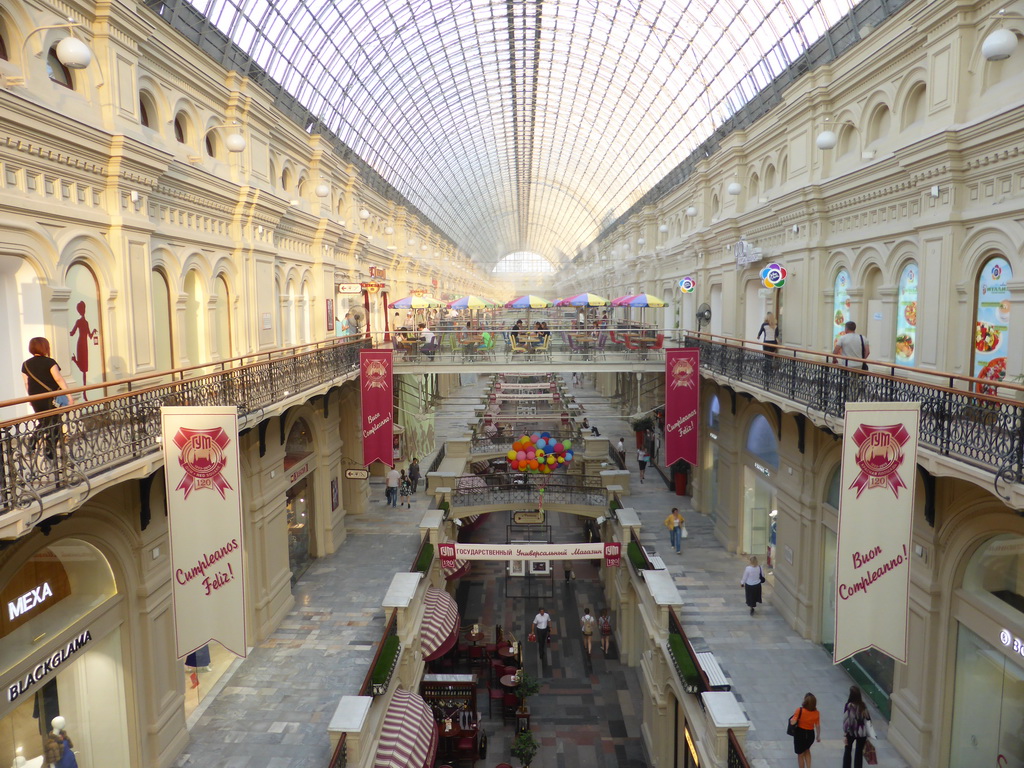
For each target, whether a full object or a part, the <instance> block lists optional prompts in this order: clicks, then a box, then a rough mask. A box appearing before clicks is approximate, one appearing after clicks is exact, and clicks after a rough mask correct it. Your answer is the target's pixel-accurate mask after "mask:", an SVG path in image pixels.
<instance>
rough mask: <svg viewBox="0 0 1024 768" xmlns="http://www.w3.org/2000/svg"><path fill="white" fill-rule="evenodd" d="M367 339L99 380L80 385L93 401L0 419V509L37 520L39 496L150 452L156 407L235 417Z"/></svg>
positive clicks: (295, 386) (331, 375)
mask: <svg viewBox="0 0 1024 768" xmlns="http://www.w3.org/2000/svg"><path fill="white" fill-rule="evenodd" d="M367 344H368V343H367V342H365V341H362V340H360V341H355V342H346V343H342V342H340V341H339V342H336V343H330V344H327V345H323V344H321V345H316V346H315V347H313V348H307V349H303V348H299V349H298V350H278V351H276V352H273V353H268V354H266V355H260V356H249V357H243V358H236V359H235V360H231V361H225V362H224V363H219V364H217V365H216V366H197V367H195V368H189V369H179V370H175V371H166V372H162V373H161V374H160V375H159V376H151V377H142V378H136V379H130V380H124V381H114V382H106V383H104V384H101V385H97V386H95V387H89V388H88V389H86V390H85V391H86V392H89V393H91V394H92V395H93V396H94V397H95V396H96V394H99V395H100V396H101V398H100V399H98V400H90V401H85V402H81V403H80V404H76V405H74V406H72V407H70V408H64V409H60V410H56V411H47V412H45V415H35V416H26V417H23V418H20V419H14V420H11V421H8V422H4V423H2V424H0V515H2V514H4V513H7V512H10V511H12V510H14V509H27V508H28V507H30V506H31V505H32V504H38V505H39V510H40V511H39V515H38V516H37V517H36V518H35V519H38V518H39V517H40V516H41V515H42V513H43V502H42V497H43V496H45V495H47V494H49V493H52V492H54V491H55V490H60V489H63V488H69V487H75V486H80V485H83V484H88V483H89V482H90V478H92V477H95V476H96V475H98V474H100V473H102V472H106V471H108V470H110V469H114V468H116V467H118V466H121V465H123V464H127V463H128V462H130V461H133V460H135V459H138V458H141V457H143V456H146V455H148V454H151V453H155V452H157V451H158V450H159V449H160V444H159V442H158V438H159V437H160V428H161V425H160V408H161V406H165V405H166V406H172V405H230V406H235V407H237V408H238V410H239V415H240V416H247V415H250V414H257V415H258V414H259V413H260V412H261V411H263V410H265V409H267V408H268V407H270V406H272V405H273V404H274V403H276V402H279V401H280V400H281V399H282V398H283V397H286V396H287V395H288V394H289V393H291V394H294V393H297V392H302V391H305V390H309V389H312V388H314V387H318V386H322V385H323V384H324V382H328V381H331V380H334V379H337V378H340V377H342V376H344V375H346V374H350V373H353V372H355V371H357V370H358V367H359V350H360V349H361V348H362V347H364V346H367ZM211 369H215V370H212V371H211ZM206 371H209V372H206ZM108 393H116V394H110V395H109V396H107V395H108ZM24 402H25V400H24V399H23V400H16V401H10V402H7V403H0V407H4V406H13V405H18V404H21V403H24ZM32 522H34V520H33V521H32Z"/></svg>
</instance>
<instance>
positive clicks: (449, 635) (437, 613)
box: [420, 587, 461, 661]
mask: <svg viewBox="0 0 1024 768" xmlns="http://www.w3.org/2000/svg"><path fill="white" fill-rule="evenodd" d="M460 623H461V622H460V620H459V606H457V605H456V604H455V601H454V600H453V599H452V596H451V595H449V594H448V593H447V592H445V591H444V590H443V589H438V588H437V587H427V592H426V594H425V595H424V596H423V622H422V624H420V649H421V650H422V651H423V660H424V661H432V660H434V659H439V658H441V657H442V656H444V655H445V654H446V653H448V651H449V649H450V648H451V647H452V646H453V645H455V641H456V640H458V638H459V625H460Z"/></svg>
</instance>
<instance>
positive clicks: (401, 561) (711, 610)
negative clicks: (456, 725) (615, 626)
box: [175, 377, 905, 768]
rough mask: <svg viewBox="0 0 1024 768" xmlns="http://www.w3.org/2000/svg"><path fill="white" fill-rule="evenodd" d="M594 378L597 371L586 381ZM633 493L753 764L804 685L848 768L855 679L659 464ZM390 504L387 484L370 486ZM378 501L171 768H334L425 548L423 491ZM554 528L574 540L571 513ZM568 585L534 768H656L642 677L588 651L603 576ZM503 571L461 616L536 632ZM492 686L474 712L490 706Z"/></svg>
mask: <svg viewBox="0 0 1024 768" xmlns="http://www.w3.org/2000/svg"><path fill="white" fill-rule="evenodd" d="M587 378H588V380H589V378H590V377H587ZM588 384H589V381H588V383H587V384H584V386H583V387H582V388H581V389H580V391H579V396H580V398H581V400H582V401H583V403H584V405H585V407H586V415H587V416H588V417H589V418H590V421H591V423H593V424H597V425H598V426H599V428H600V429H601V433H602V435H605V436H609V437H610V438H611V439H612V440H613V441H614V440H615V439H617V437H618V436H619V435H620V434H621V435H625V436H628V435H629V432H628V429H627V426H626V422H625V421H624V420H623V419H622V417H621V416H620V415H619V414H618V412H617V411H616V410H615V409H614V408H613V407H612V406H611V405H610V404H608V403H606V402H604V400H603V399H602V398H600V397H599V396H597V395H596V393H595V392H594V390H593V389H592V388H590V386H588ZM481 389H482V383H467V385H466V386H465V387H464V388H463V389H462V390H461V391H459V392H458V393H456V395H461V397H457V399H455V400H453V403H452V404H449V405H446V406H444V407H443V408H442V409H441V410H440V411H439V414H438V416H437V420H436V432H437V434H438V435H439V439H444V437H445V436H446V435H453V434H459V433H460V431H461V430H460V428H459V425H461V424H464V423H465V422H466V421H468V420H469V419H470V418H471V417H472V405H471V402H470V401H471V398H469V397H468V396H471V395H474V394H475V393H478V392H479V391H480V390H481ZM627 468H629V469H630V470H632V472H633V477H632V483H633V496H632V497H631V501H630V504H631V506H633V507H634V508H636V509H637V511H638V512H639V514H640V517H641V520H642V521H643V522H644V525H645V527H644V531H643V536H642V538H643V540H644V542H645V544H647V543H649V544H651V545H653V546H656V547H657V548H658V550H659V553H662V554H663V555H664V558H665V561H666V563H667V566H668V568H669V571H670V572H671V573H672V575H673V576H674V578H675V581H676V583H677V584H678V585H679V587H680V590H681V592H682V596H683V600H684V608H683V621H684V624H685V627H686V630H687V632H688V634H689V635H690V636H691V640H692V641H693V643H694V645H695V646H697V650H701V649H704V648H706V649H710V650H712V651H714V653H715V656H716V657H717V659H718V660H719V662H720V664H721V665H722V667H723V668H724V670H725V672H726V674H727V675H728V676H729V678H730V679H731V682H732V683H733V690H734V691H735V692H736V694H737V696H738V697H739V698H740V699H741V701H742V703H743V705H744V706H745V708H746V710H747V714H748V717H749V718H750V719H751V721H752V723H753V727H752V728H751V731H750V734H749V737H748V741H747V744H748V747H747V754H748V757H749V758H750V759H751V764H752V766H754V767H755V768H774V767H775V766H781V765H785V766H790V765H795V763H796V760H795V757H794V755H793V751H792V742H791V740H790V739H789V738H788V737H787V736H786V734H785V720H786V717H787V716H788V715H789V714H790V713H791V712H792V711H793V710H794V709H795V708H796V707H797V706H798V705H799V702H800V699H801V698H802V695H803V693H804V692H805V691H808V690H810V691H813V692H814V693H815V695H816V696H817V697H818V702H819V709H820V710H821V712H822V721H823V731H822V735H823V741H822V743H821V744H818V745H816V746H815V747H814V748H813V755H814V760H815V764H817V765H839V764H840V760H841V754H842V738H841V732H840V729H839V720H840V716H841V713H842V705H843V702H844V701H845V699H846V692H847V690H848V688H849V685H850V682H851V681H850V679H849V677H848V676H847V675H846V673H845V672H844V671H843V670H842V669H841V668H837V667H834V666H833V665H832V663H831V659H830V658H829V656H828V655H827V654H826V653H825V651H824V650H822V649H821V648H820V647H819V646H817V645H815V644H813V643H811V642H809V641H806V640H803V639H802V638H800V637H799V636H798V635H797V634H796V633H795V632H793V630H791V629H790V628H789V627H788V626H787V625H786V623H785V622H784V621H783V620H782V619H781V618H780V617H779V616H778V615H777V614H776V613H775V612H774V611H773V609H772V608H771V604H770V601H771V589H770V587H771V584H770V581H769V584H767V585H766V587H768V589H767V590H766V592H765V599H766V603H765V606H764V607H763V608H761V609H759V611H758V613H757V615H755V616H753V617H751V616H750V615H749V614H748V611H747V608H746V606H745V605H744V604H743V599H742V598H743V595H742V591H741V590H740V587H739V575H740V573H741V572H742V569H743V564H744V562H743V558H741V557H738V556H734V555H730V554H728V553H726V552H724V551H723V550H722V548H721V547H720V546H719V545H718V543H717V542H716V541H715V539H714V537H713V536H712V533H711V530H712V527H711V521H710V520H709V519H708V518H706V517H702V516H701V515H699V514H696V513H694V512H692V510H691V509H690V508H689V505H688V502H689V498H688V497H677V496H675V495H674V494H671V493H670V492H669V491H668V490H667V489H666V487H665V485H664V483H663V482H661V481H660V479H659V478H658V476H657V474H656V473H655V472H653V471H651V470H648V473H647V482H645V483H644V484H643V485H641V484H640V483H639V477H638V475H637V474H636V461H635V460H634V456H633V455H632V454H630V455H629V460H628V462H627ZM374 492H375V496H379V497H382V496H383V493H382V489H377V488H375V489H374ZM378 501H379V500H378V499H376V498H375V499H374V503H372V504H371V505H370V509H369V511H368V512H367V513H366V514H364V515H361V516H350V517H349V518H348V520H347V524H348V530H349V538H348V540H347V541H346V542H345V543H344V544H343V545H342V547H341V548H340V549H339V550H338V552H336V553H335V554H334V555H332V556H331V557H328V558H324V559H322V560H319V561H316V562H315V563H314V564H313V565H312V566H311V567H310V569H309V570H308V571H307V572H306V574H305V575H304V576H303V578H302V579H301V580H300V581H299V583H298V585H297V586H296V588H295V597H296V605H295V608H294V610H293V611H292V612H291V614H290V615H289V616H288V617H287V618H286V619H285V621H284V622H282V624H281V626H280V627H279V628H278V630H277V631H276V632H275V633H274V634H273V635H272V636H271V638H269V639H268V640H267V641H266V642H265V643H262V644H261V645H260V646H259V647H257V648H256V649H255V650H254V651H253V653H252V654H251V655H250V656H249V658H248V659H246V660H245V661H244V662H242V663H241V664H240V665H238V668H237V670H236V671H235V672H234V673H233V674H232V675H231V677H230V678H229V679H228V680H227V681H226V682H225V683H224V684H223V689H222V690H221V691H220V692H219V694H217V695H216V697H215V698H214V700H213V701H212V702H211V703H210V704H209V705H208V706H207V708H206V710H205V712H204V713H203V715H202V717H201V718H200V719H199V721H198V723H197V724H196V725H195V726H194V727H193V729H192V731H191V739H190V742H189V744H188V746H187V748H186V749H185V750H184V752H183V753H182V754H181V755H180V757H179V758H178V760H177V762H176V763H175V765H176V766H179V768H184V767H185V766H188V767H189V768H193V767H200V766H201V767H202V768H222V767H223V768H229V767H234V766H238V767H239V768H241V767H242V766H244V767H245V768H303V767H305V766H309V767H310V768H313V767H314V766H315V767H316V768H325V767H326V765H327V762H328V760H329V757H330V755H329V747H328V740H327V722H328V721H329V720H330V717H331V715H332V714H333V712H334V709H335V707H336V706H337V702H338V699H339V698H340V697H341V696H342V695H343V694H351V693H354V692H356V691H357V690H358V688H359V686H360V684H361V683H362V680H363V678H364V677H365V675H366V670H367V667H368V665H369V663H370V660H371V659H372V656H373V651H374V649H373V643H374V642H375V641H377V640H378V639H379V638H380V636H381V632H382V629H383V625H384V615H383V612H382V610H381V608H380V602H381V600H382V599H383V597H384V593H385V592H386V590H387V587H388V585H389V584H390V582H391V576H392V574H394V573H395V572H397V571H400V570H401V571H404V570H407V569H408V568H409V566H410V565H411V563H412V559H413V557H414V556H415V553H416V549H417V545H418V530H417V524H418V522H419V520H420V517H421V516H422V514H423V512H424V511H425V510H426V508H427V500H426V497H425V496H424V495H423V494H420V495H419V496H417V497H415V498H414V501H413V506H412V509H401V508H396V509H392V508H390V507H385V506H384V505H383V504H382V503H378ZM672 506H680V507H682V508H683V512H684V515H686V518H687V528H688V529H689V531H690V538H689V539H688V540H687V541H686V543H685V545H684V551H683V554H682V555H681V556H677V555H675V554H674V553H672V552H670V550H669V547H668V541H667V534H666V531H665V529H664V528H663V527H662V525H661V523H662V520H663V519H664V518H665V516H666V514H667V513H668V510H669V509H670V508H671V507H672ZM500 517H501V516H498V515H492V518H493V519H491V520H488V521H487V522H486V523H485V524H484V525H483V526H481V528H479V529H478V530H477V531H476V532H475V533H474V537H475V538H477V539H478V540H492V541H504V540H505V536H504V525H505V522H506V520H501V519H499V518H500ZM558 531H559V532H558V533H556V536H564V537H566V540H570V539H571V538H572V536H573V535H574V532H575V528H574V526H573V524H572V522H568V523H567V524H566V526H565V527H563V528H559V529H558ZM576 572H577V578H576V580H575V581H571V582H569V583H568V584H566V583H565V581H564V579H562V577H561V576H562V571H561V568H560V566H559V567H557V568H556V573H555V580H554V583H553V595H552V597H551V598H545V599H544V601H543V602H544V603H545V606H544V607H545V608H546V609H547V610H548V611H549V612H551V613H552V614H553V615H554V619H555V622H556V624H555V626H556V632H555V635H554V637H553V638H552V642H551V646H550V649H549V650H548V652H547V654H546V656H545V659H544V660H543V661H542V660H541V659H540V658H539V657H538V654H537V652H536V646H535V645H530V646H528V647H527V648H526V649H525V650H526V654H525V657H524V660H525V663H526V668H527V671H529V672H530V673H531V674H536V675H539V676H540V677H541V679H542V688H541V692H540V693H539V694H538V695H537V696H535V697H533V698H531V699H530V705H531V710H532V711H533V719H532V721H531V722H532V726H533V729H534V732H535V733H536V734H537V736H538V739H539V741H540V742H541V750H540V752H539V753H538V755H537V758H536V759H535V760H534V761H533V768H576V767H577V766H578V767H580V768H582V767H583V766H587V767H588V768H589V767H590V766H608V767H609V768H611V767H612V766H615V767H617V768H630V767H632V766H636V767H637V768H639V767H640V766H646V765H648V764H649V763H648V761H647V760H646V758H645V756H644V754H643V748H642V742H641V739H640V732H639V726H640V719H639V717H640V714H641V698H640V691H639V686H638V683H637V676H636V673H635V670H633V669H629V668H625V667H623V666H621V665H620V664H619V663H618V661H617V658H616V656H615V654H614V646H613V652H612V654H610V658H607V659H606V658H604V656H603V654H602V653H601V651H600V649H599V647H597V645H598V644H597V643H596V642H595V650H594V652H593V655H592V657H591V658H589V659H588V658H587V657H586V656H585V654H584V653H583V648H582V642H581V638H580V631H579V616H580V615H581V614H582V613H583V609H584V608H585V607H590V608H591V609H593V610H594V611H597V610H599V609H600V608H601V607H602V603H603V599H602V596H601V588H600V584H599V583H598V582H597V580H596V574H595V573H594V572H593V571H591V570H589V566H580V567H577V569H576ZM504 588H505V587H504V577H503V575H502V574H501V565H500V564H494V565H491V564H484V563H477V564H475V565H474V570H473V573H472V575H471V576H470V577H469V578H468V579H466V580H464V582H463V585H462V587H461V588H460V590H459V593H458V599H459V602H460V608H461V609H462V610H463V616H464V617H465V618H466V620H467V621H473V620H474V618H473V617H477V618H476V620H477V621H478V622H479V623H481V624H493V623H502V624H503V625H504V626H506V627H508V628H510V629H511V630H512V631H514V632H515V633H516V634H517V635H518V636H520V637H521V636H523V635H525V634H526V632H525V631H524V630H526V629H527V628H528V626H529V624H530V623H531V622H532V619H533V616H534V614H535V613H536V610H537V608H538V607H539V601H538V600H534V599H531V600H526V599H519V598H509V599H506V598H505V595H504ZM485 696H486V689H484V692H483V693H482V695H481V698H480V702H479V703H480V707H479V709H480V710H481V711H482V712H484V713H486V711H487V700H486V698H485ZM873 715H874V722H875V724H876V729H877V730H878V732H879V736H880V737H881V738H880V742H879V744H878V752H879V758H880V759H879V764H880V765H881V766H885V767H886V768H900V767H902V766H905V763H904V762H903V761H902V760H900V759H899V757H898V756H896V754H895V752H894V751H893V750H892V748H891V747H890V746H889V745H888V744H887V742H886V740H885V733H886V731H887V728H886V727H885V722H884V721H883V720H882V719H881V717H880V716H879V715H878V714H877V712H874V713H873ZM487 731H488V733H489V736H490V744H489V754H488V756H487V759H486V760H482V761H480V762H479V763H478V764H477V765H478V766H480V767H481V768H482V767H483V766H488V767H490V766H494V765H497V764H498V763H500V762H502V761H505V762H510V763H513V764H517V763H518V761H516V760H512V759H510V757H509V753H508V739H509V737H510V736H511V725H510V726H508V728H507V729H505V728H503V727H502V726H501V724H500V719H499V718H494V719H493V721H490V720H489V721H488V722H487Z"/></svg>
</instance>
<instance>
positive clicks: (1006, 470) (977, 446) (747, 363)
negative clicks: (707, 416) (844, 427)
mask: <svg viewBox="0 0 1024 768" xmlns="http://www.w3.org/2000/svg"><path fill="white" fill-rule="evenodd" d="M686 344H687V345H688V346H695V347H698V348H699V349H700V358H701V359H700V364H701V368H703V369H705V370H708V371H711V372H713V373H715V374H718V375H722V376H726V377H728V378H729V379H732V380H733V381H735V382H739V383H744V384H747V385H749V386H750V387H752V388H757V389H762V390H765V391H767V392H771V393H774V394H776V395H780V396H781V397H783V398H785V399H787V400H791V401H793V402H795V403H799V404H800V405H802V406H805V407H806V408H809V409H812V410H814V411H817V412H819V413H822V414H828V415H829V416H832V417H835V419H836V420H837V422H841V420H842V419H843V416H844V414H845V410H846V403H847V402H892V403H902V402H919V403H921V421H920V442H921V444H922V446H924V447H927V448H929V449H931V450H933V451H935V452H936V453H939V454H941V455H944V456H950V457H952V458H955V459H958V460H960V461H964V462H966V463H968V464H971V465H973V466H976V467H980V468H983V469H987V470H990V471H992V472H993V473H995V475H996V482H997V488H996V490H997V492H998V482H999V481H1003V482H1007V483H1019V482H1021V481H1022V479H1024V402H1020V401H1017V400H1014V399H1008V398H1011V397H1017V396H1019V395H1020V393H1021V392H1022V390H1021V389H1020V387H1014V386H1012V385H1007V384H999V383H996V382H987V381H983V380H979V379H972V378H969V377H961V376H953V375H950V374H933V373H929V372H925V371H918V370H915V369H910V368H904V367H902V366H898V365H891V364H877V365H876V364H875V363H870V366H869V368H870V369H869V370H867V371H864V370H860V369H859V368H856V367H846V366H842V365H835V364H832V363H829V362H828V359H829V356H826V355H818V354H814V353H808V352H804V351H802V350H794V349H786V348H780V350H781V351H780V352H779V353H778V354H770V353H765V352H763V351H761V350H759V349H751V348H749V347H745V346H743V345H742V342H739V341H735V342H731V341H722V340H717V339H711V338H710V337H706V336H701V337H697V336H692V335H691V336H687V338H686ZM797 353H799V354H800V355H801V356H800V357H796V356H794V355H795V354H797ZM808 355H809V356H808ZM858 362H859V361H858ZM972 390H980V391H972ZM990 392H991V393H992V394H989V393H990ZM995 393H999V394H1001V395H1002V397H999V396H996V394H995ZM1004 498H1006V497H1005V496H1004Z"/></svg>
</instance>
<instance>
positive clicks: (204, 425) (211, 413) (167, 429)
mask: <svg viewBox="0 0 1024 768" xmlns="http://www.w3.org/2000/svg"><path fill="white" fill-rule="evenodd" d="M160 410H161V413H162V417H163V448H164V472H165V475H166V484H167V525H168V528H169V530H170V540H171V577H172V580H171V584H172V590H171V594H172V597H173V601H174V627H175V633H176V637H177V650H178V658H179V659H181V658H184V657H185V656H187V655H188V654H190V653H192V651H194V650H196V649H198V648H201V647H202V646H204V645H206V643H208V642H210V641H211V640H216V641H217V642H219V643H220V644H221V645H223V646H224V647H225V648H227V649H228V650H229V651H231V652H232V653H234V654H235V655H237V656H242V657H243V658H244V657H245V649H246V642H245V590H244V587H243V584H244V579H243V578H242V559H243V558H242V551H243V548H242V503H241V493H240V473H239V468H238V412H237V410H236V409H235V408H231V407H209V408H161V409H160Z"/></svg>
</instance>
